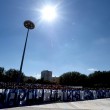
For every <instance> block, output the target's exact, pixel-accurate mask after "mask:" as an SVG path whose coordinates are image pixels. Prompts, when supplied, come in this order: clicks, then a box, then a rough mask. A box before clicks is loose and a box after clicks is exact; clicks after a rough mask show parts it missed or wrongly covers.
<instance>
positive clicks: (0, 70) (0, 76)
mask: <svg viewBox="0 0 110 110" xmlns="http://www.w3.org/2000/svg"><path fill="white" fill-rule="evenodd" d="M3 80H4V68H3V67H0V82H2V81H3Z"/></svg>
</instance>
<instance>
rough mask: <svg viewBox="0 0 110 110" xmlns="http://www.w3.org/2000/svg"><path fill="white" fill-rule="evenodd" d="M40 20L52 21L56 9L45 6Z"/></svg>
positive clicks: (55, 15)
mask: <svg viewBox="0 0 110 110" xmlns="http://www.w3.org/2000/svg"><path fill="white" fill-rule="evenodd" d="M41 13H42V19H43V20H46V21H53V20H54V19H55V18H56V17H57V12H56V7H53V6H45V7H44V8H43V9H42V10H41Z"/></svg>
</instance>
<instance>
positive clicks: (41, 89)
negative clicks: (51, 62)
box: [0, 83, 110, 108]
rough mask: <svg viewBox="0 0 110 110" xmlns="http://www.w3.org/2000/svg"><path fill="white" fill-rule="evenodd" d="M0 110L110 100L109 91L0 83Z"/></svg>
mask: <svg viewBox="0 0 110 110" xmlns="http://www.w3.org/2000/svg"><path fill="white" fill-rule="evenodd" d="M0 87H2V89H1V92H0V108H8V107H17V106H26V105H33V104H41V103H47V102H48V103H51V102H56V101H83V100H93V99H100V98H110V89H87V88H86V89H85V88H72V87H68V86H61V85H42V84H23V83H19V84H17V83H0Z"/></svg>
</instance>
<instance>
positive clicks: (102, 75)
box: [88, 71, 110, 87]
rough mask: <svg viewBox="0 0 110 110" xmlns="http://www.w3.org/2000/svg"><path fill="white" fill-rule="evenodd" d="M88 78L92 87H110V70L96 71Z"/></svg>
mask: <svg viewBox="0 0 110 110" xmlns="http://www.w3.org/2000/svg"><path fill="white" fill-rule="evenodd" d="M88 79H89V85H90V86H91V87H110V71H102V72H101V71H95V72H94V73H92V74H90V75H89V76H88Z"/></svg>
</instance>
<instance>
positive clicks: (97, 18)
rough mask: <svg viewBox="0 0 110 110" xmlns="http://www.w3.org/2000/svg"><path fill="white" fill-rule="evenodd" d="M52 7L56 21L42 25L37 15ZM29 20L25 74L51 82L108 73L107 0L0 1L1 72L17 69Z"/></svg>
mask: <svg viewBox="0 0 110 110" xmlns="http://www.w3.org/2000/svg"><path fill="white" fill-rule="evenodd" d="M46 5H51V6H53V7H54V6H55V7H56V12H57V17H56V18H55V19H54V20H53V21H51V22H49V21H46V20H42V18H41V9H42V8H43V7H44V6H46ZM25 20H31V21H33V22H34V23H35V25H36V28H35V29H34V30H30V33H29V39H28V42H27V50H26V54H25V59H24V65H23V72H24V73H25V74H26V75H28V76H30V75H32V76H39V75H40V73H41V71H42V70H50V71H52V72H53V74H54V76H59V75H61V74H63V73H64V72H68V71H78V72H81V73H83V74H90V73H91V72H93V71H94V70H101V71H103V70H106V71H108V70H110V0H0V66H1V67H4V68H5V69H6V70H8V69H10V68H15V69H19V68H20V62H21V57H22V51H23V46H24V42H25V38H26V32H27V30H26V28H24V26H23V23H24V21H25Z"/></svg>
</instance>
